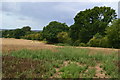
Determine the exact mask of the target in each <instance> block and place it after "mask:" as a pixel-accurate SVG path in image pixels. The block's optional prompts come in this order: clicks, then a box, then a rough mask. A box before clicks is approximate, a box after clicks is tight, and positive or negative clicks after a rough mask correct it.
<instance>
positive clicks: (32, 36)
mask: <svg viewBox="0 0 120 80" xmlns="http://www.w3.org/2000/svg"><path fill="white" fill-rule="evenodd" d="M22 38H24V39H28V40H43V37H42V33H34V34H29V35H25V36H23V37H22Z"/></svg>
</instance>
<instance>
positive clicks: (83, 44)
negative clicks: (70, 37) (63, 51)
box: [79, 43, 87, 47]
mask: <svg viewBox="0 0 120 80" xmlns="http://www.w3.org/2000/svg"><path fill="white" fill-rule="evenodd" d="M79 46H83V47H86V46H87V45H86V44H85V43H80V44H79Z"/></svg>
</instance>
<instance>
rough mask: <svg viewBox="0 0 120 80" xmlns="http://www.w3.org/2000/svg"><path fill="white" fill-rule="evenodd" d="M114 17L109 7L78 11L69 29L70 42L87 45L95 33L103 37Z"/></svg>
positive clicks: (113, 12)
mask: <svg viewBox="0 0 120 80" xmlns="http://www.w3.org/2000/svg"><path fill="white" fill-rule="evenodd" d="M116 16H117V15H116V13H115V10H113V9H111V8H110V7H94V8H93V9H86V10H85V11H80V12H79V13H78V14H77V15H76V16H75V18H74V21H75V23H74V24H73V25H72V26H71V27H70V35H71V38H72V40H73V41H76V40H79V41H81V42H83V43H87V42H88V41H89V40H90V39H91V38H92V37H93V36H94V35H95V34H96V33H100V34H101V35H104V34H105V33H104V31H105V28H106V27H107V26H108V24H109V23H110V22H111V21H112V20H113V19H115V18H116Z"/></svg>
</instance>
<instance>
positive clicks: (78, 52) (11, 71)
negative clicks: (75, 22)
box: [2, 39, 119, 78]
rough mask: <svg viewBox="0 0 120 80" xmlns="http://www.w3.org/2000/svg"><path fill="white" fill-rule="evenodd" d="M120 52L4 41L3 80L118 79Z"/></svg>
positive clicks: (11, 40) (28, 41)
mask: <svg viewBox="0 0 120 80" xmlns="http://www.w3.org/2000/svg"><path fill="white" fill-rule="evenodd" d="M118 69H119V65H118V49H109V48H106V49H105V48H92V47H86V48H85V47H71V46H55V45H48V44H45V43H43V42H38V41H34V42H33V41H31V40H22V39H2V77H3V78H118Z"/></svg>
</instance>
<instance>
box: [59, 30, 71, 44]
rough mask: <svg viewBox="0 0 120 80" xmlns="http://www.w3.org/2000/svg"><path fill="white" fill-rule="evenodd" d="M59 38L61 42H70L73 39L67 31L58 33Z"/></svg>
mask: <svg viewBox="0 0 120 80" xmlns="http://www.w3.org/2000/svg"><path fill="white" fill-rule="evenodd" d="M57 38H58V41H59V42H60V43H69V41H70V40H71V39H70V37H69V35H68V33H67V32H60V33H58V35H57Z"/></svg>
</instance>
